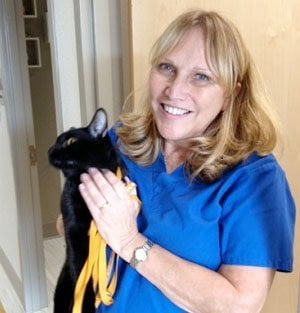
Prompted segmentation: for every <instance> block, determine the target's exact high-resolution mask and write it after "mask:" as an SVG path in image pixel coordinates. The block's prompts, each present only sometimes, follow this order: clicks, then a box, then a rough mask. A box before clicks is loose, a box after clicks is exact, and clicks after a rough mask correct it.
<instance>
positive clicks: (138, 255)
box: [135, 248, 147, 261]
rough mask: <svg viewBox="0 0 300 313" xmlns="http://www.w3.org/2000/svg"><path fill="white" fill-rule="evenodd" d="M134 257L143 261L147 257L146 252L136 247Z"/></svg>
mask: <svg viewBox="0 0 300 313" xmlns="http://www.w3.org/2000/svg"><path fill="white" fill-rule="evenodd" d="M135 258H136V259H137V260H139V261H145V260H146V258H147V252H146V251H145V250H144V249H143V248H140V249H137V250H136V251H135Z"/></svg>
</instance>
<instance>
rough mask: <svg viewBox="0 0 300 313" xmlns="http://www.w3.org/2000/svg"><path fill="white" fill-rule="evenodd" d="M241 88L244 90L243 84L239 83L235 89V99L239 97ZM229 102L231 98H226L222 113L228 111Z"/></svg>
mask: <svg viewBox="0 0 300 313" xmlns="http://www.w3.org/2000/svg"><path fill="white" fill-rule="evenodd" d="M241 88H242V84H241V83H240V82H238V83H237V84H236V86H235V88H234V92H233V95H234V98H235V97H237V96H238V94H239V92H240V90H241ZM228 102H229V97H226V98H225V101H224V104H223V107H222V110H221V111H223V112H224V111H225V110H226V108H227V105H228Z"/></svg>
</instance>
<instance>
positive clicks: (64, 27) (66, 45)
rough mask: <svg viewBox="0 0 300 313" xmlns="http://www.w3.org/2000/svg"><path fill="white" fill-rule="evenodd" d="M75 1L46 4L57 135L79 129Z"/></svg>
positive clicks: (67, 0) (65, 0)
mask: <svg viewBox="0 0 300 313" xmlns="http://www.w3.org/2000/svg"><path fill="white" fill-rule="evenodd" d="M73 1H74V0H64V1H51V0H48V1H47V6H48V31H49V40H50V50H51V59H52V72H53V87H54V98H55V109H56V121H57V132H58V133H59V134H60V133H61V132H63V131H65V130H67V129H69V128H70V127H73V126H80V125H81V124H82V120H81V104H80V89H79V76H78V57H77V47H76V36H75V21H74V2H73Z"/></svg>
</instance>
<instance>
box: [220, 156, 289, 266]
mask: <svg viewBox="0 0 300 313" xmlns="http://www.w3.org/2000/svg"><path fill="white" fill-rule="evenodd" d="M221 205H222V207H223V213H222V218H221V220H220V234H221V236H220V244H221V258H222V264H228V265H248V266H260V267H269V268H273V269H275V270H278V271H283V272H290V271H292V265H293V239H294V225H295V204H294V201H293V198H292V196H291V193H290V190H289V187H288V183H287V180H286V177H285V174H284V172H283V171H282V169H281V168H280V166H279V165H278V164H277V163H276V162H271V163H269V164H265V165H264V166H261V167H259V168H255V169H252V170H244V171H243V170H242V171H240V175H239V176H238V177H237V178H235V179H234V181H233V182H232V183H231V184H230V187H229V189H228V190H227V191H226V195H224V197H223V199H222V204H221Z"/></svg>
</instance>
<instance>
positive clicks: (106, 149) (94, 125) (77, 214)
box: [48, 109, 122, 313]
mask: <svg viewBox="0 0 300 313" xmlns="http://www.w3.org/2000/svg"><path fill="white" fill-rule="evenodd" d="M48 155H49V162H50V163H51V164H52V165H53V166H54V167H56V168H58V169H61V170H62V171H63V173H64V176H65V178H66V181H65V185H64V189H63V193H62V197H61V212H62V216H63V221H64V228H65V241H66V260H65V263H64V266H63V268H62V271H61V273H60V276H59V279H58V282H57V286H56V290H55V295H54V313H69V312H72V307H73V296H74V289H75V284H76V280H77V278H78V276H79V274H80V271H81V269H82V267H83V265H84V263H85V261H86V258H87V255H88V230H89V226H90V222H91V219H92V217H91V214H90V213H89V210H88V208H87V206H86V205H85V203H84V201H83V199H82V197H81V195H80V193H79V190H78V185H79V183H80V174H82V173H83V172H87V170H88V168H90V167H96V168H98V169H102V168H106V169H109V170H111V171H113V172H115V171H116V169H117V167H119V166H120V167H121V161H120V159H119V158H118V156H117V154H116V152H115V150H114V148H113V145H112V144H111V142H110V139H109V137H108V135H107V117H106V113H105V111H104V110H103V109H99V110H97V111H96V113H95V115H94V117H93V119H92V121H91V122H90V124H89V125H88V126H87V127H83V128H76V129H75V128H73V129H70V130H69V131H67V132H65V133H63V134H61V135H60V136H59V137H58V138H57V141H56V143H55V144H54V145H53V146H52V147H51V148H50V149H49V152H48ZM121 169H122V167H121ZM94 303H95V295H94V291H93V288H92V282H91V281H90V282H89V284H88V287H87V290H86V293H85V297H84V302H83V308H82V312H83V313H92V312H95V307H94Z"/></svg>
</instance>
